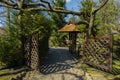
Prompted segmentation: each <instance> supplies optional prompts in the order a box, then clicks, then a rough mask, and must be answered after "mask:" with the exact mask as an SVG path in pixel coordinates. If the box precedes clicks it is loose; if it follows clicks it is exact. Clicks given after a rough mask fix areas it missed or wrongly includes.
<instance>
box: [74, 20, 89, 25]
mask: <svg viewBox="0 0 120 80" xmlns="http://www.w3.org/2000/svg"><path fill="white" fill-rule="evenodd" d="M76 24H78V25H79V24H85V25H87V26H88V25H89V23H88V22H87V21H79V22H77V23H76Z"/></svg>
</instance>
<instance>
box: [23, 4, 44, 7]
mask: <svg viewBox="0 0 120 80" xmlns="http://www.w3.org/2000/svg"><path fill="white" fill-rule="evenodd" d="M25 5H26V6H36V7H37V6H42V7H46V6H45V5H44V4H41V3H29V4H25Z"/></svg>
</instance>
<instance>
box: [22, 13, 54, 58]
mask: <svg viewBox="0 0 120 80" xmlns="http://www.w3.org/2000/svg"><path fill="white" fill-rule="evenodd" d="M22 26H23V27H24V29H23V31H22V34H23V35H25V37H26V38H28V37H29V36H31V35H32V34H34V33H39V45H40V46H39V50H40V51H39V52H40V55H41V56H45V55H46V54H47V53H48V49H49V37H50V35H51V29H52V21H51V20H50V19H48V18H47V17H46V16H45V15H43V14H42V13H40V12H36V11H25V12H24V14H23V16H22Z"/></svg>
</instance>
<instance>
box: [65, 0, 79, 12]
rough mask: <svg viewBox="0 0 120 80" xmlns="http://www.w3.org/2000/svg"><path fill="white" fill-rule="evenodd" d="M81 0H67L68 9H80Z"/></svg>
mask: <svg viewBox="0 0 120 80" xmlns="http://www.w3.org/2000/svg"><path fill="white" fill-rule="evenodd" d="M80 1H81V0H66V2H67V4H66V7H67V9H68V10H72V11H78V10H79V7H80V6H81V5H80Z"/></svg>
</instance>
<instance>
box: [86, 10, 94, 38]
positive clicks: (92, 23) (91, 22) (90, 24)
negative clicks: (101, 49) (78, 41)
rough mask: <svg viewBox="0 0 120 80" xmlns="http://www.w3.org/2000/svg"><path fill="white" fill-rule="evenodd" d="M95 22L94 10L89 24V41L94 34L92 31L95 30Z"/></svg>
mask: <svg viewBox="0 0 120 80" xmlns="http://www.w3.org/2000/svg"><path fill="white" fill-rule="evenodd" d="M94 20H95V13H94V11H93V9H92V11H91V16H90V23H89V27H88V30H87V31H88V32H87V33H88V35H87V40H88V39H90V37H91V34H92V32H91V30H92V28H93V25H94Z"/></svg>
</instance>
